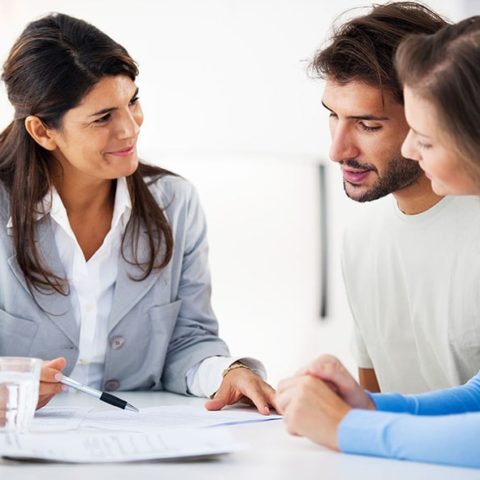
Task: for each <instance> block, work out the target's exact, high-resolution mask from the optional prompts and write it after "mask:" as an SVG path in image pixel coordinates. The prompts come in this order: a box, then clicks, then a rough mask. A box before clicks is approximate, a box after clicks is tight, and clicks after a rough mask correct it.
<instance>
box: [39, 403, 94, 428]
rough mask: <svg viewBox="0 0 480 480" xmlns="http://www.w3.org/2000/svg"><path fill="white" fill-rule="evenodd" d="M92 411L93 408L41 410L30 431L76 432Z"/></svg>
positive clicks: (51, 408)
mask: <svg viewBox="0 0 480 480" xmlns="http://www.w3.org/2000/svg"><path fill="white" fill-rule="evenodd" d="M91 410H92V408H91V407H81V408H79V407H75V408H72V407H45V408H41V409H40V410H37V411H36V412H35V417H34V418H33V422H32V427H31V429H30V430H31V431H32V432H49V431H55V432H58V431H64V430H76V429H78V428H79V427H80V425H81V423H82V422H83V421H84V420H85V418H86V416H87V414H88V412H90V411H91Z"/></svg>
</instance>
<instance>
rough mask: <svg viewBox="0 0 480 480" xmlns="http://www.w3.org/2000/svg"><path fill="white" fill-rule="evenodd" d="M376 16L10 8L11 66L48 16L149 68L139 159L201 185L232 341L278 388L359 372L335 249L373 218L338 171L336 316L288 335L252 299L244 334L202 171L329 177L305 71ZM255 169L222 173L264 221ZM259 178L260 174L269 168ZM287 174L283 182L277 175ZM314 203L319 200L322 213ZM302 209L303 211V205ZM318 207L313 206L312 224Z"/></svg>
mask: <svg viewBox="0 0 480 480" xmlns="http://www.w3.org/2000/svg"><path fill="white" fill-rule="evenodd" d="M366 3H367V2H364V1H360V2H358V1H347V0H338V1H336V2H324V1H321V0H289V1H287V0H159V1H156V2H154V1H148V0H136V1H135V2H133V3H132V2H126V1H122V0H104V1H102V2H98V1H93V0H83V1H72V0H49V1H48V0H43V1H39V0H2V1H1V2H0V59H1V61H3V59H4V58H5V57H6V55H7V52H8V49H9V48H10V46H11V44H12V43H13V41H14V39H15V37H16V36H17V35H18V34H19V33H20V32H21V30H22V28H23V27H24V26H25V24H26V23H27V22H29V21H30V20H32V19H34V18H36V17H38V16H40V15H43V14H45V13H47V12H50V11H61V12H64V13H68V14H71V15H74V16H78V17H82V18H84V19H86V20H88V21H90V22H92V23H93V24H95V25H96V26H98V27H99V28H101V29H103V30H104V31H105V32H107V33H108V34H109V35H110V36H112V37H113V38H114V39H116V40H117V41H119V42H120V43H122V44H123V45H124V46H126V47H127V49H128V50H129V51H130V53H131V55H132V56H133V57H134V58H135V59H136V60H137V61H138V63H139V65H140V70H141V75H140V77H139V79H138V84H139V86H140V97H141V102H142V106H143V109H144V112H145V117H146V121H145V124H144V127H143V131H142V137H141V143H140V151H141V152H144V154H145V155H146V156H148V157H149V159H150V160H152V156H153V155H154V157H155V160H156V161H157V162H158V163H159V164H162V165H165V166H168V167H170V168H172V169H174V170H176V171H178V172H179V173H181V174H183V175H185V176H187V177H189V178H191V179H192V181H194V182H195V180H196V179H198V183H199V184H198V187H199V190H200V194H201V196H202V198H203V199H204V204H205V209H206V212H207V216H208V217H209V219H210V237H211V246H212V254H211V266H212V273H213V280H214V306H215V307H216V308H217V312H218V313H219V316H220V323H221V330H222V334H223V336H224V337H225V338H226V340H227V341H228V342H229V343H230V344H231V345H232V346H233V347H234V350H235V351H237V352H238V351H241V352H248V353H251V354H255V355H256V356H258V357H260V358H262V359H264V360H265V363H266V364H267V367H268V368H269V370H270V371H271V372H272V380H273V381H274V382H276V381H277V380H278V379H279V378H280V377H282V376H283V375H287V374H289V373H290V372H292V371H294V370H295V369H296V368H297V367H298V366H299V365H300V364H301V363H303V362H306V361H308V359H309V358H311V357H312V356H314V355H316V354H317V353H320V352H325V351H329V352H333V353H336V354H338V355H340V356H341V357H342V358H344V359H345V361H346V362H347V364H348V365H349V366H351V367H353V364H352V360H351V358H350V355H349V352H348V332H349V322H350V317H349V312H348V307H347V305H346V303H345V299H344V296H343V290H342V283H341V279H340V272H339V266H338V255H339V251H338V245H339V243H340V238H341V232H342V230H343V228H344V226H345V225H346V224H347V223H348V222H349V220H350V219H351V218H352V217H353V215H355V212H357V211H358V209H360V208H363V206H362V205H358V204H355V203H353V202H351V201H350V200H348V199H346V198H345V196H344V193H343V189H342V187H341V178H340V174H339V172H338V171H337V169H336V168H334V167H333V166H332V167H331V168H330V165H328V178H329V183H328V189H329V199H330V202H329V206H330V209H329V220H330V245H331V248H330V258H329V260H330V278H331V280H332V282H331V285H330V292H331V298H330V300H331V301H330V306H331V309H330V315H329V318H328V319H327V320H326V321H321V320H320V319H319V317H318V310H316V312H317V313H315V312H313V310H309V311H306V310H302V308H298V309H297V310H295V311H292V312H290V313H289V316H290V317H291V322H285V321H283V322H281V323H280V325H279V324H278V323H276V321H275V318H273V317H272V316H271V315H270V316H269V310H268V308H267V307H266V304H265V298H263V297H262V291H261V288H260V287H258V288H253V289H251V290H250V298H244V299H242V301H243V302H250V307H249V308H250V310H251V311H252V312H256V313H257V314H256V315H255V314H254V315H251V316H249V317H247V318H244V319H243V321H242V322H241V324H240V322H239V321H238V319H235V318H234V315H228V313H227V311H228V309H229V308H232V306H233V305H235V303H236V302H238V289H239V288H241V285H239V286H238V287H237V288H233V286H232V288H229V280H228V279H229V278H233V277H232V269H233V267H234V266H235V265H236V266H237V268H239V267H238V265H241V264H242V263H246V262H248V259H249V251H248V250H247V249H245V250H243V251H242V249H237V250H236V252H237V257H236V258H235V261H233V260H232V258H231V249H230V248H229V247H230V242H231V237H230V236H229V233H230V232H229V229H228V228H226V227H225V223H224V222H223V221H222V218H221V215H220V214H217V212H220V211H221V209H220V208H219V204H221V202H222V198H221V195H222V191H223V194H224V195H226V194H227V193H228V192H226V191H225V189H223V190H222V188H218V187H219V185H218V180H219V178H216V175H219V174H218V173H216V172H218V171H219V170H218V168H216V167H213V166H212V164H210V167H209V168H211V170H210V171H211V172H212V173H211V175H205V171H204V170H205V169H203V171H202V168H200V167H199V166H200V165H201V166H204V167H205V168H206V165H207V164H208V162H209V161H211V160H212V159H216V160H217V161H218V160H219V159H222V158H225V159H226V161H231V159H232V158H236V159H238V158H243V159H250V160H248V161H251V159H254V158H257V159H264V160H265V159H267V160H268V159H270V160H271V161H272V168H275V165H277V166H278V165H280V164H278V163H275V162H277V161H280V160H281V161H282V162H284V163H282V164H281V165H285V162H286V163H288V164H290V165H291V164H295V163H296V162H298V166H299V168H304V167H305V165H310V167H311V166H312V165H314V164H315V163H316V162H320V161H325V162H327V164H328V146H329V135H328V130H327V115H326V114H325V112H324V111H322V107H321V103H320V100H321V94H322V84H321V82H319V81H313V80H311V79H309V78H308V77H307V75H306V72H305V68H306V65H307V63H308V59H309V58H311V56H312V54H313V52H314V51H315V49H316V48H317V47H319V46H320V45H321V44H322V42H323V41H324V40H325V39H326V38H327V37H328V33H329V30H330V25H331V22H332V20H333V19H334V18H335V17H336V16H337V15H338V14H340V13H341V12H343V11H344V10H346V9H347V8H351V7H355V6H359V5H365V4H366ZM380 3H382V2H380ZM467 3H468V13H469V14H473V13H474V12H473V11H472V9H474V8H475V7H472V4H473V2H472V1H471V0H470V1H468V0H466V2H465V3H464V2H460V1H457V2H449V1H447V0H437V1H431V2H430V6H432V7H433V8H435V9H437V10H438V11H439V12H440V13H443V14H445V15H447V16H449V17H450V18H452V19H453V20H456V19H459V18H461V17H462V15H464V14H465V12H466V11H467V10H466V8H467V7H466V4H467ZM358 13H359V12H358ZM1 88H2V90H0V127H3V126H5V125H6V124H7V123H8V121H9V119H10V117H11V109H10V107H9V105H8V102H7V100H6V96H5V92H4V90H3V85H2V87H1ZM227 159H230V160H227ZM273 159H275V160H273ZM201 162H204V163H203V164H202V163H201ZM248 165H249V166H250V167H251V168H249V169H248V170H238V175H236V174H235V173H234V172H236V171H237V170H235V168H237V167H238V165H236V166H233V165H232V169H228V168H227V167H225V166H224V169H223V170H222V169H220V170H222V171H223V175H230V174H233V175H235V177H236V181H237V188H238V185H239V184H238V182H239V181H241V182H244V183H245V189H244V195H242V191H241V189H240V190H238V191H237V196H238V201H239V202H241V203H242V204H243V205H244V206H245V208H246V209H247V210H248V209H250V210H253V209H255V208H257V206H258V202H262V201H263V200H264V199H265V198H266V195H267V193H268V191H269V188H273V186H271V185H268V184H266V185H265V189H264V191H261V190H259V189H257V190H256V191H255V196H252V195H250V193H251V192H249V176H250V177H251V178H253V177H255V175H256V171H255V165H254V164H253V165H252V164H251V163H249V164H248ZM258 165H259V167H258V169H259V170H258V172H260V171H261V169H262V168H263V167H262V166H261V165H262V160H259V163H258ZM225 168H226V170H225ZM282 168H283V167H281V168H280V167H278V169H277V170H278V173H279V175H282V173H281V172H282ZM289 168H290V167H289ZM306 171H307V170H305V169H304V170H301V172H303V173H298V174H295V175H292V176H291V177H289V178H286V179H285V181H286V183H287V184H288V183H289V182H290V183H292V182H296V183H297V186H296V188H299V189H302V188H303V187H305V185H310V187H308V188H311V191H312V192H313V191H314V188H315V185H316V183H315V181H314V179H311V178H310V177H309V175H315V169H314V168H311V170H309V172H312V173H308V174H306V173H305V172H306ZM299 172H300V171H299ZM263 174H265V173H263ZM287 177H288V175H287ZM222 178H225V177H222ZM262 178H263V177H262ZM303 182H305V185H304V184H303ZM195 183H197V182H195ZM266 183H267V182H266ZM291 195H292V194H291ZM312 195H313V194H312ZM315 198H316V197H314V196H312V197H311V201H312V202H311V203H312V204H314V203H315ZM279 202H280V200H279ZM298 208H303V207H301V206H300V205H298ZM315 208H316V206H315V205H312V207H311V209H310V210H308V213H307V218H310V216H309V215H312V212H314V211H315ZM210 212H211V213H212V215H210ZM210 217H211V218H210ZM312 218H313V217H312ZM266 221H268V219H267V220H266ZM227 223H228V222H227ZM259 231H261V229H259ZM287 231H288V229H287ZM298 231H301V233H302V235H303V236H304V238H305V237H307V236H308V237H309V238H310V237H311V239H312V241H317V242H318V237H315V235H316V234H315V233H314V232H313V231H310V230H308V227H307V223H306V222H304V223H302V224H301V225H300V224H298V225H293V226H292V228H291V231H289V233H288V235H291V236H292V237H290V240H291V241H292V242H294V241H295V237H294V235H295V233H296V232H298ZM260 245H261V242H260V241H259V242H258V243H256V242H255V241H252V242H251V243H250V244H249V248H250V249H255V248H256V247H258V248H260V247H259V246H260ZM305 245H306V246H307V247H305V248H310V245H311V243H309V241H307V242H306V243H305ZM263 247H265V246H263ZM238 255H240V257H238ZM242 255H243V256H244V257H242ZM310 258H311V260H310V261H311V262H317V260H318V258H317V256H316V255H315V253H312V254H311V257H310ZM272 261H273V262H274V260H272ZM299 265H303V267H301V268H303V270H302V272H303V277H302V274H300V275H299V277H298V278H299V279H305V278H306V277H307V276H309V275H310V270H309V271H308V272H307V268H308V261H307V260H306V259H305V258H303V260H301V261H299ZM227 274H229V275H230V277H229V276H228V275H227ZM237 277H238V275H237ZM258 280H259V279H255V281H258ZM292 281H293V280H292ZM302 282H303V280H298V281H297V282H296V285H297V286H299V285H298V284H299V283H300V288H299V291H298V292H297V298H299V299H300V298H305V297H304V296H305V295H307V296H308V297H309V298H310V297H311V301H310V300H308V299H307V300H305V301H306V303H308V302H309V303H308V304H309V305H316V302H317V300H318V298H317V297H318V290H317V291H316V290H315V285H317V287H318V283H315V282H316V280H313V279H312V280H305V283H302ZM253 283H254V284H256V283H255V282H253ZM260 283H261V282H260ZM292 285H293V283H292ZM302 286H304V288H303V289H302V288H301V287H302ZM285 295H288V292H285V291H278V299H279V300H282V299H283V298H284V297H285ZM302 295H303V296H302ZM269 301H271V302H274V301H275V299H274V298H272V299H269ZM259 312H261V315H259Z"/></svg>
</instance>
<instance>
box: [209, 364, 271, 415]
mask: <svg viewBox="0 0 480 480" xmlns="http://www.w3.org/2000/svg"><path fill="white" fill-rule="evenodd" d="M241 400H246V401H248V402H251V403H252V404H253V405H255V407H257V410H258V411H259V412H260V413H261V414H262V415H269V414H270V408H269V405H270V406H272V407H273V408H275V409H276V410H278V408H277V404H276V400H275V390H274V389H273V388H272V387H271V386H270V385H268V383H265V382H264V381H263V380H262V379H261V378H260V377H259V376H258V375H257V374H255V373H253V372H252V371H251V370H250V369H248V368H235V369H234V370H230V371H229V372H228V373H227V374H226V375H225V376H224V377H223V382H222V384H221V385H220V388H219V389H218V390H217V392H216V393H215V396H214V397H213V400H208V401H207V402H205V408H206V409H207V410H220V409H222V408H223V407H225V406H226V405H232V404H233V403H236V402H239V401H241Z"/></svg>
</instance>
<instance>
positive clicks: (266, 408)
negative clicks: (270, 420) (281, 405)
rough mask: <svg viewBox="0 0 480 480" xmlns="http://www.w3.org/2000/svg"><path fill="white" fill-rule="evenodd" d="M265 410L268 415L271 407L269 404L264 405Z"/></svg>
mask: <svg viewBox="0 0 480 480" xmlns="http://www.w3.org/2000/svg"><path fill="white" fill-rule="evenodd" d="M263 411H264V412H265V413H266V414H267V415H270V409H269V408H268V406H267V405H265V406H264V407H263Z"/></svg>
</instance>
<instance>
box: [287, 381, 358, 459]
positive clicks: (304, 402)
mask: <svg viewBox="0 0 480 480" xmlns="http://www.w3.org/2000/svg"><path fill="white" fill-rule="evenodd" d="M277 403H278V405H279V407H280V409H281V411H282V412H283V420H284V422H285V424H286V426H287V430H288V432H289V433H291V434H292V435H300V436H303V437H307V438H309V439H310V440H312V441H314V442H315V443H319V444H320V445H324V446H326V447H329V448H331V449H333V450H338V433H337V432H338V426H339V424H340V422H341V421H342V419H343V417H345V415H346V414H347V413H348V412H349V411H350V410H351V408H350V406H349V405H347V404H346V403H345V402H344V401H343V400H342V399H341V398H340V397H339V396H338V395H337V394H335V393H334V392H333V391H332V389H331V388H330V387H328V386H327V385H326V384H325V383H324V382H323V381H322V380H319V379H318V378H316V377H313V376H311V375H302V376H300V375H297V376H295V377H292V378H288V379H286V380H283V381H282V382H280V384H279V386H278V392H277Z"/></svg>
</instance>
